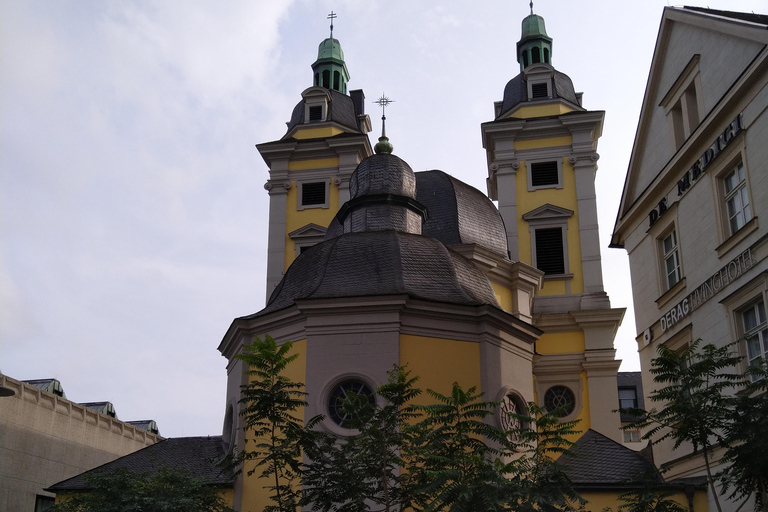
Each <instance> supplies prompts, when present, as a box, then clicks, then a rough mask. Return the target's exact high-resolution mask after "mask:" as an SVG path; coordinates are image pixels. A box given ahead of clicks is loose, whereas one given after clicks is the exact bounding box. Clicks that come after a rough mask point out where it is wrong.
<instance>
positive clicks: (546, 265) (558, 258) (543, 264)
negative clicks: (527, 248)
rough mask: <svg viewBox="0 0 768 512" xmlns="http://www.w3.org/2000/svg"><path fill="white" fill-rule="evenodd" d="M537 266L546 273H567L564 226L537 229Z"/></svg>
mask: <svg viewBox="0 0 768 512" xmlns="http://www.w3.org/2000/svg"><path fill="white" fill-rule="evenodd" d="M536 268H538V269H539V270H541V271H542V272H544V273H545V274H565V255H564V254H563V230H562V228H544V229H537V230H536Z"/></svg>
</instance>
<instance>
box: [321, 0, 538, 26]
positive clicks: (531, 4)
mask: <svg viewBox="0 0 768 512" xmlns="http://www.w3.org/2000/svg"><path fill="white" fill-rule="evenodd" d="M528 5H530V6H531V14H533V0H531V3H530V4H528ZM331 30H333V26H331Z"/></svg>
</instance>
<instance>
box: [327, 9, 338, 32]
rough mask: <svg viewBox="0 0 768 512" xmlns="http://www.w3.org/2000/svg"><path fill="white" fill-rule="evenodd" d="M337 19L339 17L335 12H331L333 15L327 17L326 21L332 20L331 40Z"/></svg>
mask: <svg viewBox="0 0 768 512" xmlns="http://www.w3.org/2000/svg"><path fill="white" fill-rule="evenodd" d="M335 18H338V16H336V14H335V13H334V12H333V11H331V14H329V15H328V16H327V18H326V19H329V20H331V39H333V20H334V19H335Z"/></svg>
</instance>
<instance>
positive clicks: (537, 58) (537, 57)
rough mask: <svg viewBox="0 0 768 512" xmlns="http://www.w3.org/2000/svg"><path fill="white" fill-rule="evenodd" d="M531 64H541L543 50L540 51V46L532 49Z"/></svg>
mask: <svg viewBox="0 0 768 512" xmlns="http://www.w3.org/2000/svg"><path fill="white" fill-rule="evenodd" d="M531 62H533V63H534V64H536V63H537V62H541V50H539V47H538V46H534V47H533V48H531Z"/></svg>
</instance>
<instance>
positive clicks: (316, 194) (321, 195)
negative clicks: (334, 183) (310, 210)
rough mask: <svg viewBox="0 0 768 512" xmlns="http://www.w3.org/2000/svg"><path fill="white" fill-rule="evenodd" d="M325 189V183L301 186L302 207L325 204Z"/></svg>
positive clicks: (303, 184)
mask: <svg viewBox="0 0 768 512" xmlns="http://www.w3.org/2000/svg"><path fill="white" fill-rule="evenodd" d="M325 188H326V184H325V182H323V181H319V182H316V183H302V184H301V205H302V206H315V205H323V204H325Z"/></svg>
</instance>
